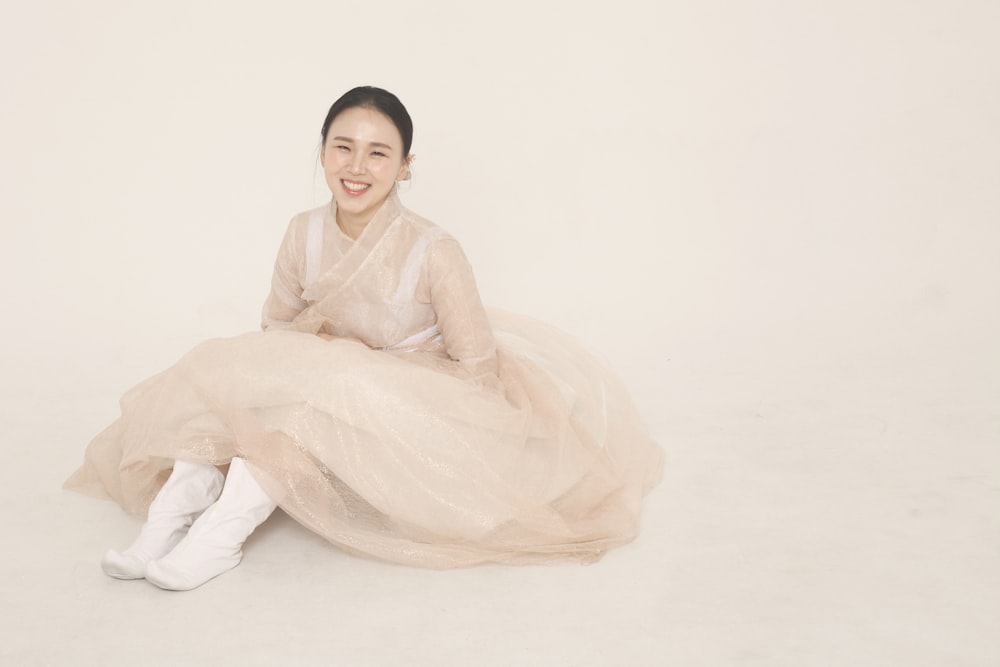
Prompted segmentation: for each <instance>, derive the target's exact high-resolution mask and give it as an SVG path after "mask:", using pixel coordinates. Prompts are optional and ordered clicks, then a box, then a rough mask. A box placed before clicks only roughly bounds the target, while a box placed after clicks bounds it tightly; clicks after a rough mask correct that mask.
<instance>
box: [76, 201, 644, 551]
mask: <svg viewBox="0 0 1000 667" xmlns="http://www.w3.org/2000/svg"><path fill="white" fill-rule="evenodd" d="M334 213H335V212H334V210H333V208H332V205H331V206H327V207H323V208H321V209H317V210H315V211H307V212H306V213H303V214H301V215H299V216H296V217H295V218H294V219H293V220H292V222H291V224H290V225H289V227H288V231H287V233H286V235H285V239H284V241H283V243H282V246H281V249H280V251H279V254H278V259H277V261H276V263H275V270H274V278H273V281H272V289H271V293H270V295H269V297H268V299H267V302H266V304H265V307H264V313H263V329H264V330H263V331H261V332H254V333H248V334H244V335H242V336H237V337H235V338H226V339H215V340H210V341H207V342H205V343H203V344H201V345H199V346H197V347H196V348H194V349H193V350H192V351H191V352H189V353H188V354H186V355H185V356H184V357H182V358H181V359H180V360H179V361H178V362H177V363H176V364H175V365H174V366H172V367H171V368H169V369H167V370H166V371H164V372H162V373H160V374H158V375H156V376H154V377H152V378H150V379H148V380H146V381H144V382H142V383H140V384H139V385H138V386H136V387H134V388H133V389H131V390H130V391H129V392H127V393H126V394H125V396H124V397H123V398H122V400H121V411H122V413H121V417H120V418H119V419H117V420H116V421H115V422H114V423H112V424H111V425H110V426H109V427H108V428H107V429H105V430H104V431H103V432H102V433H100V434H99V435H98V436H97V437H96V438H95V439H94V440H93V441H92V442H91V443H90V445H89V447H88V448H87V452H86V455H85V459H84V464H83V466H82V467H81V468H80V469H79V470H78V471H77V472H76V473H75V474H74V475H73V476H72V477H71V478H70V479H69V480H68V481H67V483H66V486H67V488H71V489H74V490H77V491H81V492H84V493H89V494H92V495H99V496H109V497H111V498H112V499H114V500H115V501H116V502H118V503H119V504H120V505H121V506H122V507H124V508H125V509H126V510H127V511H129V512H131V513H133V514H136V515H140V516H141V515H144V514H145V512H146V511H147V509H148V506H149V503H150V501H151V500H152V498H153V497H154V496H155V494H156V492H157V491H158V490H159V488H160V486H161V485H162V484H163V481H164V480H165V478H166V476H167V475H168V474H169V470H170V467H171V465H172V462H173V460H174V459H176V458H181V459H188V460H196V461H205V462H213V463H220V464H221V463H225V462H227V461H228V460H229V459H230V458H232V457H233V456H237V455H238V456H242V457H244V458H246V459H247V461H248V463H249V464H250V466H251V468H252V470H253V472H254V474H255V476H256V477H257V478H258V481H259V482H260V483H261V484H262V485H263V486H264V488H265V489H266V490H267V492H268V493H269V494H270V495H271V496H272V498H274V500H275V501H276V502H278V504H279V505H280V506H281V508H282V509H283V510H284V511H286V512H287V513H288V514H290V515H291V516H292V517H294V518H295V519H296V520H297V521H299V522H300V523H302V524H303V525H304V526H306V527H308V528H309V529H311V530H313V531H315V532H316V533H318V534H320V535H322V536H323V537H324V538H326V539H327V540H329V541H330V542H331V543H333V544H335V545H337V546H339V547H341V548H342V549H345V550H348V551H351V552H353V553H358V554H363V555H368V556H373V557H376V558H381V559H384V560H388V561H394V562H398V563H405V564H410V565H417V566H424V567H434V568H446V567H456V566H466V565H474V564H478V563H485V562H519V563H521V562H539V561H546V560H555V559H565V558H572V559H578V560H583V561H591V560H594V559H596V558H599V557H600V556H601V555H602V554H603V553H604V552H605V551H606V550H607V549H609V548H611V547H613V546H615V545H618V544H621V543H624V542H627V541H629V540H631V539H633V538H634V537H635V535H636V532H637V527H638V517H639V510H640V506H641V503H642V499H643V497H644V496H645V494H646V493H647V492H648V491H649V490H650V489H651V488H652V487H653V486H655V485H656V484H657V483H658V481H659V479H660V476H661V472H662V465H663V462H662V458H663V454H662V450H661V449H660V448H659V446H658V445H657V444H656V443H655V442H653V441H652V440H651V439H650V437H649V435H648V434H647V433H646V431H645V430H644V428H643V426H642V424H641V421H640V419H639V417H638V415H637V414H636V413H635V410H634V408H633V406H632V404H631V401H630V399H629V397H628V395H627V392H626V391H625V389H624V388H623V387H622V386H621V384H620V383H619V381H618V380H617V379H616V378H615V377H614V376H613V374H611V373H610V372H609V371H608V370H607V369H606V368H605V367H604V366H603V365H602V364H601V363H600V362H598V361H597V360H596V359H595V358H593V357H592V356H591V355H590V354H588V353H587V352H586V351H585V350H583V349H582V348H581V347H580V346H579V345H578V344H577V343H576V342H575V341H573V340H572V339H571V338H570V337H569V336H567V335H566V334H564V333H562V332H560V331H558V330H556V329H554V328H552V327H549V326H547V325H545V324H542V323H540V322H537V321H533V320H529V319H526V318H522V317H517V316H514V315H511V314H508V313H501V312H498V311H489V312H488V311H487V310H486V309H485V308H483V306H482V303H481V301H480V298H479V294H478V291H477V288H476V284H475V280H474V278H473V274H472V271H471V268H470V267H469V263H468V261H467V260H466V258H465V256H464V254H463V253H462V250H461V248H460V246H459V245H458V243H457V242H456V241H455V240H454V239H453V238H452V237H450V236H449V235H448V234H447V233H445V232H444V231H443V230H441V229H440V228H438V227H436V226H435V225H433V224H432V223H430V222H428V221H426V220H424V219H422V218H420V217H419V216H416V215H414V214H413V213H411V212H410V211H408V210H406V209H404V208H403V207H402V206H401V205H400V203H399V201H398V199H397V198H396V197H395V196H392V197H390V198H389V200H387V202H386V204H385V206H383V208H382V209H381V210H380V211H379V213H378V214H377V215H376V216H375V218H374V219H373V220H372V221H371V223H369V225H368V227H367V228H366V229H365V231H364V232H363V233H362V235H361V236H360V237H359V238H358V239H357V240H356V241H353V240H351V239H349V238H347V237H346V236H345V235H344V234H342V233H341V232H340V230H339V228H338V227H337V224H336V222H335V217H334ZM310 219H313V220H319V222H317V223H315V226H316V227H318V228H321V229H322V242H321V244H320V247H319V248H314V249H313V251H312V256H313V257H314V258H316V257H319V258H320V265H319V267H318V269H317V267H316V266H314V265H311V264H310V261H309V256H310V251H309V249H308V247H307V246H308V245H309V232H308V229H309V221H310ZM314 261H315V259H314V260H313V262H314Z"/></svg>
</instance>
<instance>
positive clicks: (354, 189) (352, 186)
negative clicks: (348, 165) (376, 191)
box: [341, 181, 371, 192]
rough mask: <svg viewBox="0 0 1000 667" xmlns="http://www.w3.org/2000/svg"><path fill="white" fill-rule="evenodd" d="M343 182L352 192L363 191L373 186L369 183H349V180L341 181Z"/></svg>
mask: <svg viewBox="0 0 1000 667" xmlns="http://www.w3.org/2000/svg"><path fill="white" fill-rule="evenodd" d="M341 183H343V184H344V187H345V188H347V189H348V190H350V191H351V192H361V191H362V190H367V189H368V188H370V187H371V186H370V185H368V184H367V183H348V182H347V181H341Z"/></svg>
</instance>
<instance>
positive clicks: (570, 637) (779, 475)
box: [0, 362, 1000, 667]
mask: <svg viewBox="0 0 1000 667" xmlns="http://www.w3.org/2000/svg"><path fill="white" fill-rule="evenodd" d="M664 370H670V371H671V372H670V373H668V374H667V375H666V376H665V377H664V376H663V371H664ZM951 370H954V369H951ZM623 371H624V374H625V376H626V378H627V379H628V380H629V382H630V384H631V385H632V386H633V387H634V393H635V395H636V399H637V401H638V402H639V403H640V405H641V407H642V409H643V410H644V412H645V413H646V414H647V415H649V421H650V423H651V426H652V428H653V430H654V432H655V434H656V436H657V437H658V439H659V440H660V441H661V442H662V443H663V444H664V446H665V447H666V449H667V452H668V455H669V462H668V466H667V470H666V476H665V479H664V481H663V484H662V485H661V486H660V487H659V488H658V489H657V490H656V491H655V492H654V493H653V495H652V496H651V497H650V499H649V502H648V505H647V507H646V511H645V516H644V524H643V527H644V532H643V534H642V535H641V537H640V538H639V539H638V540H637V541H636V542H635V543H633V544H631V545H629V546H627V547H625V548H622V549H620V550H618V551H615V552H612V553H610V554H609V555H608V556H607V557H606V558H605V559H604V560H603V561H601V562H599V563H597V564H595V565H591V566H575V565H560V566H546V567H481V568H475V569H468V570H459V571H446V572H436V571H423V570H418V569H410V568H405V567H399V566H394V565H385V564H381V563H378V562H373V561H368V560H363V559H359V558H355V557H350V556H347V555H345V554H343V553H341V552H339V551H337V550H336V549H335V548H333V547H331V546H329V545H327V544H326V543H325V542H323V541H322V540H320V539H318V538H317V537H315V536H314V535H312V534H311V533H309V532H307V531H306V530H304V529H302V528H301V527H300V526H298V525H297V524H296V523H294V522H293V521H291V520H290V519H289V518H288V517H287V516H284V515H281V516H278V515H275V516H274V517H272V519H270V520H269V521H268V522H267V523H266V524H265V525H264V526H263V527H261V528H260V529H259V530H258V532H257V533H255V534H254V535H253V537H252V538H251V540H250V542H249V543H248V546H247V549H246V555H245V558H244V561H243V563H242V564H241V565H240V566H239V567H237V568H236V569H235V570H233V571H232V572H229V573H227V574H225V575H223V576H221V577H219V578H218V579H216V580H214V581H212V582H210V583H208V584H206V585H205V586H203V587H202V588H200V589H198V590H195V591H192V592H188V593H171V592H165V591H161V590H159V589H157V588H155V587H153V586H151V585H150V584H148V583H146V582H143V581H137V582H122V581H117V580H112V579H110V578H108V577H106V576H104V575H103V574H102V573H101V571H100V569H99V567H98V560H99V559H100V556H101V554H102V553H103V551H104V550H105V549H106V548H107V547H109V546H116V545H124V544H126V543H127V542H128V541H129V540H130V539H131V537H132V536H133V535H134V534H135V532H136V530H137V528H138V523H137V522H136V521H135V520H134V519H131V518H129V517H127V516H126V515H125V514H124V513H123V512H122V511H121V510H120V509H119V508H118V507H117V506H115V505H113V504H112V503H109V502H103V501H99V500H93V499H89V498H85V497H82V496H78V495H75V494H72V493H68V492H64V491H61V490H60V484H61V482H62V480H63V479H64V478H65V477H66V476H67V475H68V474H69V473H70V472H71V471H72V469H73V468H74V466H75V465H76V464H77V462H78V461H79V459H80V455H81V454H82V449H83V447H84V445H85V443H86V440H87V439H88V438H89V437H90V436H91V435H92V434H93V430H94V429H96V428H98V427H99V425H100V422H101V420H103V419H104V417H105V415H106V414H111V413H113V411H114V400H115V397H114V396H113V395H112V393H111V390H110V389H102V390H99V391H93V392H89V393H84V391H83V390H79V389H78V390H76V391H70V390H66V391H57V390H53V389H48V390H46V391H39V392H36V393H34V395H32V392H30V391H29V392H28V393H27V395H25V394H21V395H19V396H18V395H15V394H14V386H13V383H8V384H6V385H5V386H4V394H5V395H6V397H7V400H6V401H5V403H6V405H7V407H8V408H10V410H11V412H10V414H7V415H5V419H4V423H5V424H7V425H8V429H7V430H8V433H9V435H10V437H11V440H10V442H9V447H10V448H11V450H12V451H14V452H16V454H15V457H14V458H13V459H9V465H8V466H7V467H6V468H4V469H3V470H2V471H0V493H2V494H3V496H2V501H3V506H4V508H5V511H4V512H3V515H2V516H3V519H2V534H3V536H4V541H5V544H6V545H7V548H6V552H7V555H6V557H5V558H4V559H3V561H2V565H0V573H2V578H3V581H4V593H3V598H4V605H3V607H2V609H3V611H2V622H0V635H2V638H3V641H2V642H0V664H4V665H76V666H83V665H181V664H183V665H211V664H245V665H277V664H281V665H361V666H369V665H544V666H563V665H565V666H570V665H572V666H583V665H588V666H589V665H595V666H596V665H601V666H603V665H608V666H612V665H615V666H617V665H743V664H746V665H795V666H798V665H906V666H908V667H909V666H916V665H928V666H931V665H933V666H939V665H947V666H949V667H951V666H958V665H984V666H985V665H996V664H1000V633H998V632H997V628H998V627H1000V563H998V558H997V557H998V554H1000V550H998V546H1000V533H998V531H997V528H998V519H997V507H998V506H1000V505H998V501H1000V485H998V474H997V473H998V463H1000V453H998V450H997V444H998V435H1000V417H998V412H997V409H996V407H995V401H991V400H987V399H988V397H991V396H992V397H995V396H996V392H995V391H994V390H995V389H996V385H995V383H994V384H992V385H990V382H994V380H992V379H991V378H989V377H982V376H981V377H978V379H977V377H976V372H975V370H974V369H969V370H968V374H967V376H966V377H965V378H964V380H965V381H962V382H960V381H956V379H957V378H951V383H950V384H949V385H948V390H947V391H937V390H936V389H934V387H939V386H940V385H939V384H938V382H939V381H941V380H943V379H944V378H943V377H941V376H938V377H935V376H934V373H931V372H929V371H928V370H927V369H924V370H923V371H921V372H919V373H917V372H913V371H910V372H909V374H907V373H906V372H902V371H903V369H882V370H880V371H877V372H875V371H873V372H869V373H868V374H863V375H861V376H856V377H850V375H851V373H850V369H849V368H840V369H839V370H836V369H829V368H828V369H825V370H823V369H811V370H810V369H801V368H799V369H797V370H796V371H795V372H794V373H784V374H782V373H779V372H778V371H777V370H772V371H771V372H768V373H723V372H707V371H703V372H698V371H696V370H693V369H686V370H685V369H671V368H669V363H667V362H664V363H663V364H661V365H660V366H659V367H657V368H649V369H646V370H645V371H643V370H641V369H640V368H639V367H638V366H636V367H633V368H627V369H623ZM896 371H899V372H896ZM942 372H944V371H942ZM52 373H53V375H54V374H55V371H54V370H53V371H52ZM44 379H45V378H36V383H35V386H39V387H41V386H45V383H44V382H43V380H44ZM86 380H87V378H82V377H80V378H75V381H74V378H63V382H60V383H59V385H60V386H64V387H72V386H74V385H75V386H76V387H78V388H79V387H87V382H86ZM91 384H93V379H92V378H91ZM98 384H99V385H100V384H101V383H100V382H98ZM104 384H110V383H108V382H105V383H104ZM11 425H12V426H13V428H11Z"/></svg>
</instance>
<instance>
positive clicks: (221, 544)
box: [145, 458, 277, 591]
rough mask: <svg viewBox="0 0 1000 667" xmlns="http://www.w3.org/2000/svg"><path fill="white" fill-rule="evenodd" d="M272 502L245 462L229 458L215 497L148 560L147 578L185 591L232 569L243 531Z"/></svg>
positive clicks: (254, 525) (237, 560)
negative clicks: (169, 546)
mask: <svg viewBox="0 0 1000 667" xmlns="http://www.w3.org/2000/svg"><path fill="white" fill-rule="evenodd" d="M275 507H277V505H276V504H275V503H274V502H273V501H272V500H271V498H270V497H269V496H268V495H267V494H266V493H264V490H263V489H262V488H261V487H260V485H259V484H258V483H257V480H255V479H254V478H253V476H252V475H251V474H250V471H249V469H248V468H247V465H246V462H245V461H244V460H243V459H239V458H236V459H233V461H232V463H231V464H230V466H229V476H228V477H227V478H226V485H225V487H223V489H222V495H221V496H220V497H219V500H218V501H217V502H216V503H215V504H214V505H212V506H211V507H209V508H208V509H207V510H205V513H204V514H202V515H201V516H200V517H199V518H198V520H197V521H195V522H194V525H192V526H191V530H189V531H188V533H187V535H186V536H185V537H184V538H183V539H182V540H181V541H180V543H179V544H178V545H177V546H176V547H175V548H174V549H173V550H172V551H171V552H170V553H169V554H167V555H166V556H164V557H163V558H160V559H159V560H154V561H151V562H149V563H148V564H147V565H146V568H145V576H146V580H147V581H149V582H151V583H153V584H155V585H157V586H159V587H160V588H164V589H167V590H172V591H188V590H191V589H192V588H197V587H198V586H201V585H202V584H204V583H205V582H206V581H208V580H209V579H212V578H213V577H217V576H219V575H220V574H222V573H223V572H226V571H228V570H231V569H233V568H234V567H236V566H237V565H239V563H240V560H241V559H242V558H243V551H242V547H243V543H244V542H245V541H246V539H247V537H249V535H250V533H252V532H253V531H254V529H255V528H257V526H259V525H260V524H261V523H263V522H264V520H265V519H266V518H267V517H268V516H270V515H271V512H273V511H274V509H275Z"/></svg>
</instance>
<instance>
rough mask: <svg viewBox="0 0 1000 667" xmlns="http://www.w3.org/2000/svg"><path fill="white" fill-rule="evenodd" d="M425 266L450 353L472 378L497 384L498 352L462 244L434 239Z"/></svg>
mask: <svg viewBox="0 0 1000 667" xmlns="http://www.w3.org/2000/svg"><path fill="white" fill-rule="evenodd" d="M426 267H427V286H428V288H429V293H430V302H431V305H432V306H433V307H434V311H435V313H437V323H438V328H440V329H441V335H442V337H443V338H444V343H445V348H446V350H447V351H448V356H450V357H451V358H452V359H454V360H456V361H458V362H459V363H460V364H461V365H462V366H463V367H464V368H466V369H467V370H468V371H469V372H470V373H471V374H472V376H473V377H475V378H477V379H480V380H481V381H483V382H485V383H486V384H490V385H492V384H494V383H495V382H496V373H497V355H496V340H495V339H494V337H493V327H492V325H491V324H490V321H489V318H488V317H487V315H486V309H485V308H484V307H483V303H482V300H481V299H480V298H479V290H478V289H477V288H476V279H475V276H474V275H473V273H472V266H470V264H469V260H468V259H466V257H465V253H464V252H462V247H461V246H460V245H459V244H458V242H457V241H455V240H454V239H451V238H448V239H442V240H440V241H437V242H435V243H434V244H433V245H432V246H431V247H430V249H429V250H428V256H427V264H426Z"/></svg>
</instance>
